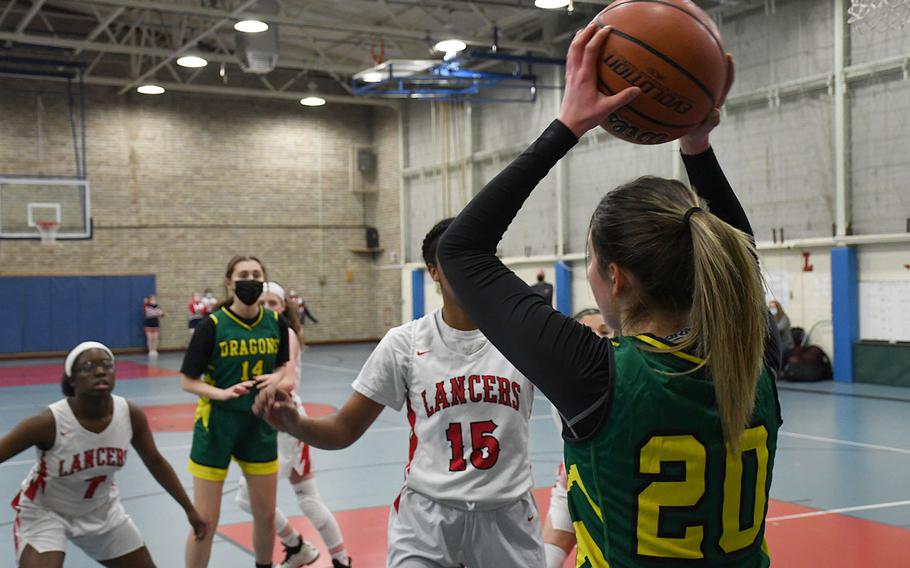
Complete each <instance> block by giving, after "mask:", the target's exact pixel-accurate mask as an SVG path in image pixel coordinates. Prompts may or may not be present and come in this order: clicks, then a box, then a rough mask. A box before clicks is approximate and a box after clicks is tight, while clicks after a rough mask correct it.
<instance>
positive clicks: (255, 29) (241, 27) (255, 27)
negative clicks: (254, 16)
mask: <svg viewBox="0 0 910 568" xmlns="http://www.w3.org/2000/svg"><path fill="white" fill-rule="evenodd" d="M234 29H235V30H237V31H238V32H244V33H248V34H258V33H260V32H264V31H266V30H267V29H269V25H268V24H267V23H265V22H263V21H262V20H240V21H239V22H237V23H236V24H234Z"/></svg>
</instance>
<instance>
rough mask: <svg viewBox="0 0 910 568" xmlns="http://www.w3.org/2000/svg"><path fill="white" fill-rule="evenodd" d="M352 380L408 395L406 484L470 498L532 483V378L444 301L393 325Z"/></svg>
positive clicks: (500, 497) (375, 391) (376, 390)
mask: <svg viewBox="0 0 910 568" xmlns="http://www.w3.org/2000/svg"><path fill="white" fill-rule="evenodd" d="M353 387H354V390H356V391H357V392H359V393H360V394H362V395H364V396H366V397H367V398H370V399H371V400H374V401H376V402H378V403H380V404H383V405H385V406H389V407H391V408H394V409H396V410H400V409H401V407H402V406H403V405H405V404H406V405H407V408H408V421H409V422H410V425H411V443H410V456H409V464H408V467H407V475H406V478H405V486H406V487H408V488H410V489H412V490H414V491H417V492H418V493H422V494H423V495H425V496H427V497H430V498H432V499H435V500H438V501H443V502H453V503H466V502H469V503H471V508H473V507H483V506H484V505H486V506H496V505H498V504H503V503H507V502H510V501H515V500H516V499H518V498H519V497H521V496H522V495H524V494H525V493H527V492H528V491H529V490H530V489H531V487H532V480H531V463H530V460H529V458H528V419H529V418H530V416H531V405H532V403H533V401H534V386H533V385H532V384H531V383H530V382H529V381H528V380H527V379H526V378H525V377H524V375H522V374H521V373H520V372H519V371H518V370H517V369H516V368H515V367H514V366H513V365H512V364H511V363H510V362H509V361H508V360H507V359H506V358H505V357H504V356H503V355H502V354H501V353H500V352H499V350H497V349H496V348H495V347H494V346H493V344H492V343H490V342H489V341H488V340H487V338H486V337H484V335H483V334H482V333H481V332H480V330H474V331H459V330H456V329H453V328H451V327H449V326H448V324H446V323H445V322H444V321H443V319H442V312H441V311H440V310H437V311H435V312H433V313H431V314H428V315H426V316H424V317H422V318H420V319H418V320H415V321H412V322H408V323H406V324H404V325H402V326H399V327H396V328H394V329H392V330H390V331H389V332H388V333H387V334H386V336H385V337H384V338H383V339H382V341H381V342H380V343H379V345H378V346H377V347H376V349H375V350H374V351H373V353H372V355H370V358H369V359H368V360H367V362H366V364H365V365H364V367H363V369H362V370H361V371H360V374H359V376H358V377H357V379H356V380H355V381H354V384H353Z"/></svg>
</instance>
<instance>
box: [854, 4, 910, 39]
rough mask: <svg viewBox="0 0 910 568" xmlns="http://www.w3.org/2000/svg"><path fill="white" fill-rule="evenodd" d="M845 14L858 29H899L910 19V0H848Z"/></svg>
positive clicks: (877, 30)
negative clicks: (848, 4)
mask: <svg viewBox="0 0 910 568" xmlns="http://www.w3.org/2000/svg"><path fill="white" fill-rule="evenodd" d="M847 14H848V15H849V16H850V18H849V19H848V20H847V23H848V24H850V25H851V26H853V27H855V28H856V29H857V30H859V31H866V30H870V31H873V32H882V31H885V30H888V29H892V30H899V29H901V28H903V27H904V26H905V25H907V22H908V21H910V0H850V7H849V8H847Z"/></svg>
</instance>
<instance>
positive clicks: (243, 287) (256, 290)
mask: <svg viewBox="0 0 910 568" xmlns="http://www.w3.org/2000/svg"><path fill="white" fill-rule="evenodd" d="M234 295H235V296H237V298H238V299H239V300H240V301H241V302H243V303H244V304H246V305H248V306H252V305H253V304H255V303H256V302H257V301H259V296H261V295H262V282H260V281H259V280H238V281H237V282H235V283H234Z"/></svg>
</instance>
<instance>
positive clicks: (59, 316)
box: [0, 274, 155, 353]
mask: <svg viewBox="0 0 910 568" xmlns="http://www.w3.org/2000/svg"><path fill="white" fill-rule="evenodd" d="M154 292H155V276H154V275H151V274H142V275H130V276H4V277H0V304H3V307H2V311H3V313H4V314H5V315H6V316H7V317H8V318H9V319H8V320H7V321H5V322H4V324H3V326H0V353H40V352H42V351H68V350H69V349H71V348H72V347H73V346H74V345H76V344H77V343H79V342H82V341H87V340H94V341H100V342H102V343H104V344H105V345H107V346H109V347H111V348H112V349H118V348H124V347H142V346H144V345H145V334H144V333H143V331H142V320H143V313H142V298H144V297H145V296H148V295H149V294H152V293H154Z"/></svg>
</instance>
